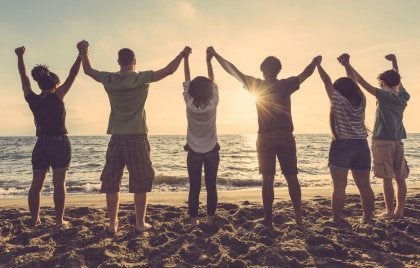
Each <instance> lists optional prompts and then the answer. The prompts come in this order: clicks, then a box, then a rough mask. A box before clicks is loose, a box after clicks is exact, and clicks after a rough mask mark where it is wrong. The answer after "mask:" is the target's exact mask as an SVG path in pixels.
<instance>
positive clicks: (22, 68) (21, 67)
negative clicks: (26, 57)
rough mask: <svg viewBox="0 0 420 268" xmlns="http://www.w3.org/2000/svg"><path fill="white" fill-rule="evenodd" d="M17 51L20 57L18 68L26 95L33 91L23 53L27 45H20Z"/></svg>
mask: <svg viewBox="0 0 420 268" xmlns="http://www.w3.org/2000/svg"><path fill="white" fill-rule="evenodd" d="M15 53H16V55H17V57H18V70H19V74H20V80H21V82H22V90H23V94H24V95H25V96H26V95H28V94H30V93H32V92H33V91H32V89H31V82H30V81H29V77H28V76H27V75H26V68H25V62H24V61H23V54H24V53H25V47H18V48H16V49H15Z"/></svg>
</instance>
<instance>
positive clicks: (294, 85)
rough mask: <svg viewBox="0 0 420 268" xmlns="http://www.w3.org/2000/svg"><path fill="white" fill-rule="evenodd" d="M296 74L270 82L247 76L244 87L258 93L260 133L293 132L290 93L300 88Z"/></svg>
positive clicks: (257, 104)
mask: <svg viewBox="0 0 420 268" xmlns="http://www.w3.org/2000/svg"><path fill="white" fill-rule="evenodd" d="M299 86H300V82H299V78H298V77H296V76H292V77H289V78H287V79H281V80H276V81H275V82H274V83H270V84H269V83H268V82H267V81H265V80H261V79H256V78H254V77H251V76H247V77H246V80H245V84H244V87H245V88H247V89H248V90H249V91H250V92H252V93H254V94H255V95H256V106H257V114H258V133H265V132H268V131H273V130H282V131H289V132H293V121H292V114H291V107H290V106H291V101H290V95H292V93H293V92H295V91H296V90H298V89H299Z"/></svg>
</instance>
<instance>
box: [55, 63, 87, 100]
mask: <svg viewBox="0 0 420 268" xmlns="http://www.w3.org/2000/svg"><path fill="white" fill-rule="evenodd" d="M81 62H82V58H81V57H80V56H77V58H76V61H75V62H74V63H73V66H71V69H70V73H69V76H68V77H67V79H66V81H64V83H63V84H62V85H61V86H59V87H58V88H57V90H56V93H57V96H58V97H59V98H60V99H61V100H62V99H63V98H64V96H65V95H66V94H67V92H69V90H70V88H71V86H72V85H73V82H74V80H75V79H76V76H77V74H78V73H79V70H80V63H81Z"/></svg>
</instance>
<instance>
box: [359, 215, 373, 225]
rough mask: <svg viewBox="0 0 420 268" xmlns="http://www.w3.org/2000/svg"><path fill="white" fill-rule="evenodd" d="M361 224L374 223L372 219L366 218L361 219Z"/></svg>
mask: <svg viewBox="0 0 420 268" xmlns="http://www.w3.org/2000/svg"><path fill="white" fill-rule="evenodd" d="M362 222H363V223H368V224H372V223H375V222H374V220H373V218H372V217H369V218H367V217H363V218H362Z"/></svg>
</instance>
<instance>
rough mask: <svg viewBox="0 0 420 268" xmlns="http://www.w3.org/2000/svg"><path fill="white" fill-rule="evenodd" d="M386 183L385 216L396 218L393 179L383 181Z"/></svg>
mask: <svg viewBox="0 0 420 268" xmlns="http://www.w3.org/2000/svg"><path fill="white" fill-rule="evenodd" d="M383 181H384V185H383V186H384V201H385V209H386V212H385V216H386V217H388V218H394V216H395V215H394V185H393V182H392V178H390V179H383Z"/></svg>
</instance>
